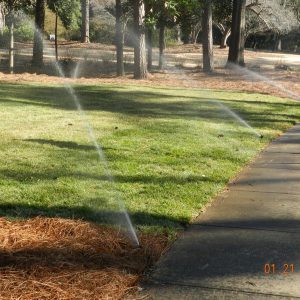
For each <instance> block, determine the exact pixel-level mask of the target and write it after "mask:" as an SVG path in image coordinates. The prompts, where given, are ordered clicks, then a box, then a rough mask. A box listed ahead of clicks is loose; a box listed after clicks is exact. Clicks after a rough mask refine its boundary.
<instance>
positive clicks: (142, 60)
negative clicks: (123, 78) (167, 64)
mask: <svg viewBox="0 0 300 300" xmlns="http://www.w3.org/2000/svg"><path fill="white" fill-rule="evenodd" d="M144 18H145V5H144V1H143V0H134V6H133V21H134V34H135V36H134V78H135V79H144V78H147V60H146V39H145V23H144Z"/></svg>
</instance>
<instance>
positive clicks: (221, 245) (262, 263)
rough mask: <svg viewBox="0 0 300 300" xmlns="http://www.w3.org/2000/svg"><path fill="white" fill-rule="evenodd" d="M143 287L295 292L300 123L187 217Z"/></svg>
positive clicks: (299, 292)
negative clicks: (189, 219) (182, 230)
mask: <svg viewBox="0 0 300 300" xmlns="http://www.w3.org/2000/svg"><path fill="white" fill-rule="evenodd" d="M269 266H270V270H269ZM265 268H266V270H265ZM265 271H267V273H266V272H265ZM144 292H146V294H148V295H149V298H151V299H164V300H165V299H172V300H176V299H180V300H181V299H276V300H277V299H297V298H299V299H300V125H297V126H295V127H294V128H292V129H291V130H289V131H288V132H287V133H286V134H284V135H283V136H281V137H280V138H279V139H277V140H276V141H274V142H273V143H272V144H270V145H269V147H268V148H266V149H265V150H264V151H263V152H262V153H261V154H260V156H259V157H258V158H257V159H256V161H255V162H254V163H252V164H251V165H250V166H249V167H247V168H246V169H245V170H244V171H243V172H242V173H241V174H240V175H239V177H238V178H237V179H236V180H235V182H233V183H231V184H230V185H229V189H228V191H227V192H225V193H223V194H222V195H220V196H219V197H218V198H217V199H215V201H214V202H213V204H212V206H211V207H209V208H208V209H207V211H206V212H205V213H203V214H202V215H201V216H200V217H199V218H198V219H196V220H195V221H194V223H193V224H192V225H191V226H190V228H189V229H188V230H187V231H186V232H185V233H184V234H183V236H182V237H181V238H180V239H179V240H178V241H176V243H175V244H174V245H173V247H172V249H171V250H170V251H169V252H168V253H167V254H166V255H165V256H164V257H163V258H162V259H161V260H160V262H159V263H158V265H157V266H156V268H155V270H154V272H153V273H152V275H151V277H150V280H149V282H148V283H147V285H146V288H145V291H144Z"/></svg>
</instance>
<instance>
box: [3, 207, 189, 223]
mask: <svg viewBox="0 0 300 300" xmlns="http://www.w3.org/2000/svg"><path fill="white" fill-rule="evenodd" d="M0 216H1V217H6V218H13V219H28V218H33V217H49V218H57V217H58V218H65V219H79V220H85V221H90V222H95V223H97V224H102V225H110V226H120V227H123V228H125V229H126V228H127V227H128V223H127V220H126V216H125V214H124V212H123V211H119V210H118V209H116V210H105V209H103V210H101V209H99V208H93V207H88V206H83V205H82V206H77V207H70V206H64V205H56V206H55V205H53V206H46V205H34V204H14V203H6V204H5V203H2V204H0ZM130 217H131V218H132V220H133V223H134V225H135V226H162V227H166V228H174V229H178V228H180V227H181V226H186V225H187V224H188V222H189V220H187V219H184V218H172V217H169V216H164V215H161V214H158V213H157V214H154V213H147V212H134V213H131V214H130Z"/></svg>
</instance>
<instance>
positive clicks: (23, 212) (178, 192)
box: [0, 84, 300, 228]
mask: <svg viewBox="0 0 300 300" xmlns="http://www.w3.org/2000/svg"><path fill="white" fill-rule="evenodd" d="M77 90H78V93H79V94H80V97H81V98H82V99H83V106H84V107H85V109H86V110H87V114H88V117H89V119H90V121H91V123H92V125H93V126H94V128H95V131H96V135H97V138H98V140H99V142H100V143H101V144H102V145H103V147H104V148H105V152H106V155H107V158H108V160H109V165H110V166H111V169H112V172H113V174H114V175H115V179H116V187H117V189H118V190H119V191H120V193H121V195H122V197H123V199H124V200H125V203H126V206H127V207H128V209H129V211H130V213H131V214H132V216H133V218H134V222H135V224H136V225H138V226H140V227H142V226H146V227H144V228H147V226H149V225H151V226H158V228H161V227H162V226H167V227H174V226H178V224H182V223H186V222H188V221H189V220H190V219H191V218H192V217H194V216H196V215H197V214H198V213H199V211H200V209H201V207H203V205H204V204H205V203H207V201H208V200H209V199H210V198H211V197H212V196H213V195H215V194H216V193H218V192H219V191H221V190H222V189H223V188H224V186H225V185H226V183H227V182H228V181H229V179H230V178H232V177H233V176H235V175H236V174H237V172H238V171H239V170H240V169H241V168H242V166H244V165H245V164H246V163H247V162H249V160H251V159H252V158H253V157H254V156H255V154H256V153H257V151H258V150H260V149H262V148H263V147H264V146H265V144H266V143H267V142H268V141H269V140H271V139H272V138H274V137H275V136H277V135H278V134H280V133H281V132H282V131H284V130H286V129H287V128H289V127H290V126H291V125H292V124H294V123H295V122H296V121H297V120H298V116H299V112H300V108H299V105H298V103H296V102H292V101H289V100H283V99H279V98H274V97H271V96H266V95H257V94H243V93H230V92H220V91H215V92H208V91H195V90H194V91H193V90H180V89H156V88H148V87H147V88H146V87H137V86H123V87H114V86H106V85H105V86H97V87H96V86H80V87H77ZM208 99H218V100H221V101H222V102H223V103H224V104H226V105H228V106H229V107H231V108H233V109H234V110H235V111H236V112H238V113H239V114H240V115H241V116H243V117H244V118H245V119H246V120H247V121H249V122H250V124H251V125H253V126H254V127H255V128H256V129H258V130H259V131H260V132H262V133H263V135H264V139H263V140H260V139H258V138H257V137H256V136H254V135H253V134H252V133H251V132H249V130H248V129H246V128H244V127H242V126H240V125H239V124H238V123H237V122H236V121H235V120H233V119H232V118H230V117H228V116H227V114H226V113H225V112H224V111H222V110H221V109H220V107H218V106H216V105H215V104H213V103H210V102H209V101H207V100H208ZM0 118H1V122H0V138H1V143H0V185H1V189H0V201H1V202H0V214H1V215H5V216H11V217H27V216H31V215H36V214H44V215H50V216H52V215H55V214H59V215H61V216H64V217H70V216H71V217H72V216H78V217H85V218H90V219H93V218H97V219H98V220H100V219H101V218H102V217H103V212H104V211H105V212H111V211H115V210H116V205H115V198H114V196H113V195H112V194H113V192H112V185H111V184H110V183H109V182H108V181H107V180H106V178H105V176H104V175H105V172H104V171H103V168H102V167H101V165H100V164H99V163H98V160H97V154H96V153H95V151H94V150H93V147H92V146H91V144H90V142H89V140H88V138H87V135H86V131H85V128H84V125H83V123H82V121H81V119H80V117H79V115H78V114H77V113H76V111H75V110H74V105H73V104H72V101H70V99H69V96H68V95H67V94H66V92H65V91H64V89H63V88H62V87H50V86H48V87H47V86H45V87H38V86H35V85H9V84H5V85H4V84H2V85H1V89H0ZM99 179H100V180H99ZM95 207H98V209H99V212H100V215H99V214H98V215H96V214H93V213H92V211H95ZM109 216H110V217H111V216H112V214H109ZM110 220H113V219H110ZM100 221H101V220H100ZM112 222H114V221H112Z"/></svg>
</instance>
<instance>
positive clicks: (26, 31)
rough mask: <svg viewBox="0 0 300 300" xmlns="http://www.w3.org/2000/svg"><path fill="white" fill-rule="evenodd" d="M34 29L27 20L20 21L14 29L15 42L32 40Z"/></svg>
mask: <svg viewBox="0 0 300 300" xmlns="http://www.w3.org/2000/svg"><path fill="white" fill-rule="evenodd" d="M33 36H34V30H33V28H32V26H31V25H30V24H29V23H28V22H23V23H21V24H20V25H19V26H18V27H17V28H16V29H15V39H16V41H17V42H29V41H33Z"/></svg>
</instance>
